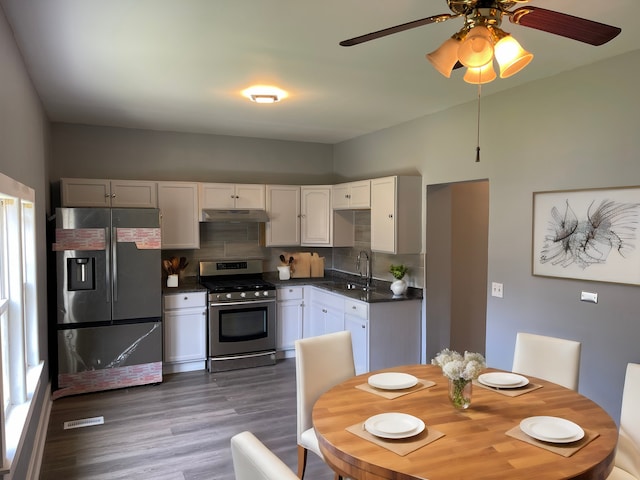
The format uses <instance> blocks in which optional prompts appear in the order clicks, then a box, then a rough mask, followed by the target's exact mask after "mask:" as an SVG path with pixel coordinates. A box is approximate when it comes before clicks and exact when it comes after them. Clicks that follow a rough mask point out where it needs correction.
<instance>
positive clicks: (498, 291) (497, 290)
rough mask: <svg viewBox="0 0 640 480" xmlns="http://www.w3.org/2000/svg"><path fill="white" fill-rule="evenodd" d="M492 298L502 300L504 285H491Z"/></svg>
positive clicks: (494, 283)
mask: <svg viewBox="0 0 640 480" xmlns="http://www.w3.org/2000/svg"><path fill="white" fill-rule="evenodd" d="M491 296H492V297H498V298H502V284H501V283H497V282H493V283H492V284H491Z"/></svg>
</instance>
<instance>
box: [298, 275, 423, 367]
mask: <svg viewBox="0 0 640 480" xmlns="http://www.w3.org/2000/svg"><path fill="white" fill-rule="evenodd" d="M306 290H308V291H309V294H308V295H307V298H309V299H310V301H309V312H308V315H305V317H304V321H303V336H304V337H313V336H316V335H323V334H325V333H331V332H336V331H341V330H349V331H350V332H351V341H352V345H353V357H354V363H355V367H356V374H361V373H366V372H369V371H372V370H379V369H381V368H390V367H394V366H398V365H409V364H415V363H420V338H421V331H420V311H421V303H422V302H421V300H401V301H391V302H375V303H368V302H363V301H359V300H354V299H352V298H349V297H347V296H344V295H340V294H336V293H331V292H327V291H325V290H322V289H321V288H317V287H307V288H306Z"/></svg>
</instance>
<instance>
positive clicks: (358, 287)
mask: <svg viewBox="0 0 640 480" xmlns="http://www.w3.org/2000/svg"><path fill="white" fill-rule="evenodd" d="M344 289H345V290H365V291H370V290H373V287H368V286H366V285H359V284H357V283H345V284H344Z"/></svg>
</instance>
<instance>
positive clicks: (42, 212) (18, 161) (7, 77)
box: [0, 9, 49, 478]
mask: <svg viewBox="0 0 640 480" xmlns="http://www.w3.org/2000/svg"><path fill="white" fill-rule="evenodd" d="M0 72H2V73H1V74H0V171H1V172H2V173H4V174H5V175H7V176H9V177H11V178H13V179H14V180H17V181H19V182H20V183H22V184H24V185H27V186H29V187H31V188H33V189H34V190H35V194H36V219H37V220H39V222H38V223H37V224H36V251H37V257H38V270H37V279H36V281H37V284H38V289H37V292H38V293H37V295H38V297H37V301H38V318H39V319H40V329H39V335H40V353H41V356H42V358H43V359H46V358H47V355H48V350H47V338H48V337H47V294H46V291H47V290H46V285H47V278H46V228H45V225H46V218H47V211H48V208H49V205H48V198H49V181H48V180H49V178H48V177H49V175H48V170H47V151H48V139H49V131H48V122H47V120H46V117H45V115H44V113H43V110H42V107H41V104H40V100H39V99H38V97H37V95H36V93H35V90H34V88H33V85H32V84H31V80H30V79H29V76H28V74H27V71H26V68H25V66H24V64H23V61H22V58H21V56H20V54H19V52H18V48H17V46H16V44H15V42H14V39H13V34H12V32H11V29H10V27H9V25H8V24H7V21H6V18H5V16H4V12H3V11H2V9H0ZM48 368H49V367H48V363H46V364H45V368H44V370H43V374H42V381H41V384H40V388H39V390H37V391H36V392H35V395H34V396H35V400H34V412H35V413H34V416H33V417H32V418H31V423H30V424H29V425H28V431H27V435H26V438H25V443H24V447H23V448H22V450H21V451H19V452H17V454H16V457H17V458H15V459H14V462H15V465H14V468H15V472H16V473H15V474H14V478H26V472H27V469H28V467H29V460H30V455H31V453H32V450H33V442H34V437H35V433H36V429H37V422H38V420H39V417H40V412H41V411H42V409H43V405H44V404H45V402H48V401H49V398H48V397H47V398H45V397H46V395H45V393H46V392H47V391H48V390H47V388H46V387H47V379H48V377H49V373H48Z"/></svg>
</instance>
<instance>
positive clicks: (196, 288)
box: [162, 277, 207, 295]
mask: <svg viewBox="0 0 640 480" xmlns="http://www.w3.org/2000/svg"><path fill="white" fill-rule="evenodd" d="M206 291H207V289H206V287H203V286H202V285H200V284H199V283H198V277H184V278H183V277H180V278H179V280H178V286H177V287H167V283H166V279H165V280H164V283H163V285H162V294H163V295H170V294H172V293H189V292H206Z"/></svg>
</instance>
